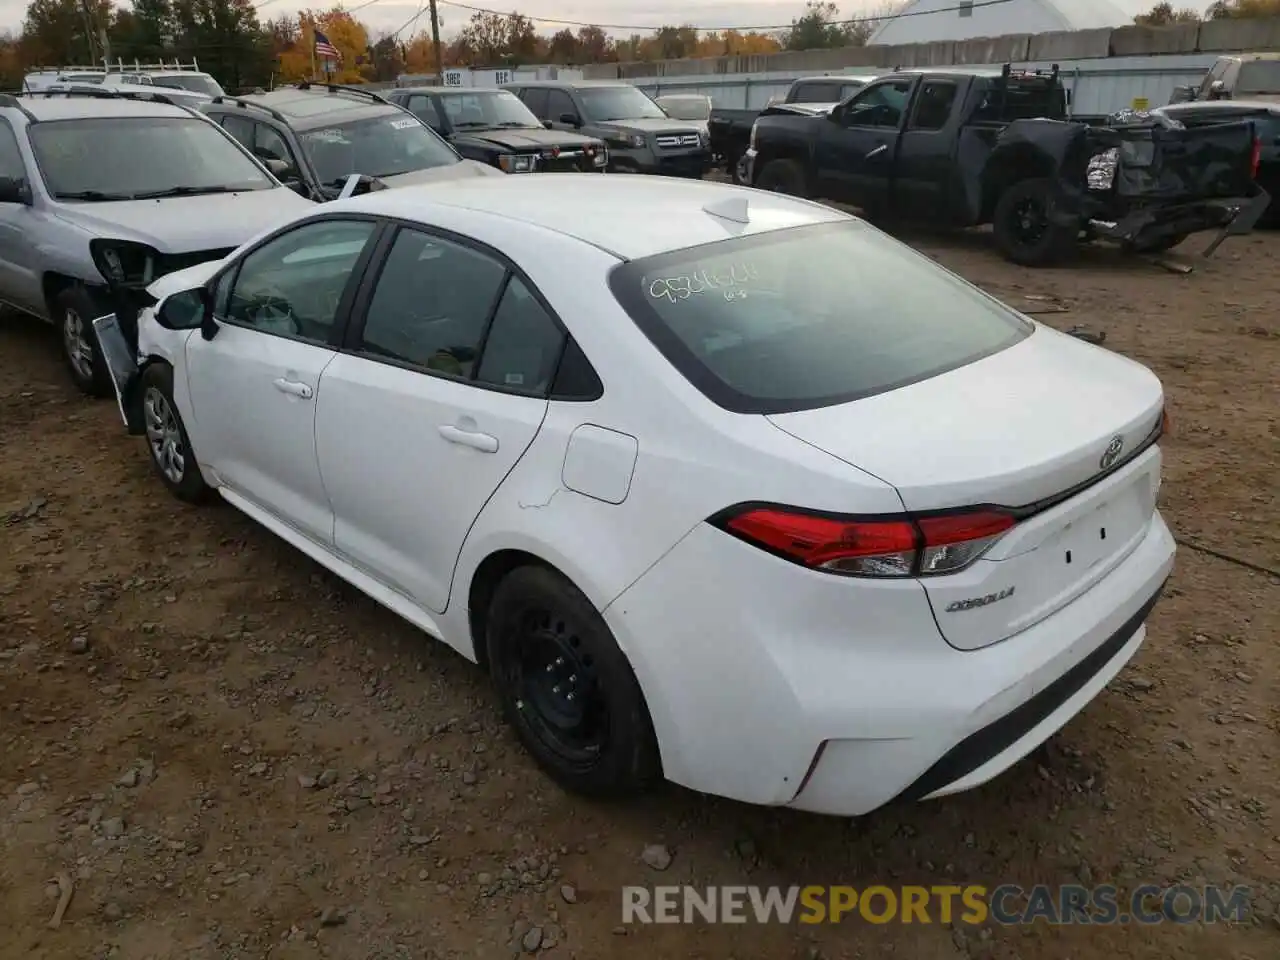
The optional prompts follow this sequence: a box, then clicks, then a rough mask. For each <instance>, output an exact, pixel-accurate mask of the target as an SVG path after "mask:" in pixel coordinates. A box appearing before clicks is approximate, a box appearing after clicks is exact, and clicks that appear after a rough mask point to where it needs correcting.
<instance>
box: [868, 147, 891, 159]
mask: <svg viewBox="0 0 1280 960" xmlns="http://www.w3.org/2000/svg"><path fill="white" fill-rule="evenodd" d="M888 149H889V145H888V144H887V143H882V144H880V146H878V147H876V148H875V149H874V150H872V151H871V152H870V153H868V154H867V155H866V157H865V158H864V159H866V160H871V159H873V158H875V157H878V156H880V154H882V153H884V152H885V151H886V150H888Z"/></svg>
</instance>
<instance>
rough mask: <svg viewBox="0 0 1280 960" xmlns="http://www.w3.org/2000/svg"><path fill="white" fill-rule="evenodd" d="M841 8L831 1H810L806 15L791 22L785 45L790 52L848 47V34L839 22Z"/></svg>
mask: <svg viewBox="0 0 1280 960" xmlns="http://www.w3.org/2000/svg"><path fill="white" fill-rule="evenodd" d="M839 18H840V10H839V8H838V7H837V6H836V5H835V4H834V3H832V2H831V0H808V2H807V3H805V5H804V13H803V14H802V15H801V16H799V17H797V18H796V19H794V20H792V21H791V29H790V30H788V31H787V34H786V39H785V41H784V43H783V46H785V47H786V48H787V49H788V50H823V49H826V48H828V47H843V46H847V45H848V32H847V31H846V30H845V29H844V28H843V27H842V26H841V25H840V24H839V23H837V21H838V20H839Z"/></svg>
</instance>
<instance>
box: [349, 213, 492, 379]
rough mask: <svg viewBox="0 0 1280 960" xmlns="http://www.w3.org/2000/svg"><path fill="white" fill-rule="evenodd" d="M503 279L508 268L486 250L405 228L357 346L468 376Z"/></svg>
mask: <svg viewBox="0 0 1280 960" xmlns="http://www.w3.org/2000/svg"><path fill="white" fill-rule="evenodd" d="M505 279H506V267H505V266H504V265H503V264H501V263H499V262H498V261H497V260H495V259H494V258H493V257H490V256H488V255H487V254H485V253H482V252H480V251H478V250H475V249H473V248H472V247H468V246H464V245H463V244H460V243H455V242H453V241H450V240H445V239H443V238H440V237H437V236H433V235H432V234H428V233H424V232H422V231H419V230H411V229H407V228H406V229H402V230H401V231H400V232H399V234H398V235H397V236H396V239H395V242H394V243H393V244H392V246H391V251H390V252H389V253H388V255H387V259H386V262H385V264H384V265H383V267H382V271H381V273H380V274H379V276H378V281H377V284H376V286H375V287H374V291H373V296H372V297H371V298H370V300H369V307H368V310H367V312H366V315H365V322H364V329H363V331H362V332H361V336H360V343H359V345H358V349H359V350H361V351H362V352H363V353H365V354H367V355H369V356H370V357H372V358H375V359H382V360H389V361H392V362H396V363H402V364H406V365H409V366H413V367H417V368H420V369H423V370H427V371H430V372H432V373H436V374H443V375H445V376H451V377H461V378H464V379H470V378H471V377H472V376H473V374H474V371H475V364H476V361H477V359H478V358H479V354H480V346H481V343H482V342H483V339H484V333H485V329H486V328H487V326H488V324H489V318H490V316H491V315H492V314H493V310H494V307H495V306H496V305H497V302H498V297H499V296H500V294H501V293H502V288H503V283H504V281H505Z"/></svg>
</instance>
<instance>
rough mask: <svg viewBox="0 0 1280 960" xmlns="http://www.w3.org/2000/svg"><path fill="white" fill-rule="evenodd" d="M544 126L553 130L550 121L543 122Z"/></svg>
mask: <svg viewBox="0 0 1280 960" xmlns="http://www.w3.org/2000/svg"><path fill="white" fill-rule="evenodd" d="M542 125H543V126H544V127H546V128H547V129H548V130H550V129H551V121H550V120H543V121H542Z"/></svg>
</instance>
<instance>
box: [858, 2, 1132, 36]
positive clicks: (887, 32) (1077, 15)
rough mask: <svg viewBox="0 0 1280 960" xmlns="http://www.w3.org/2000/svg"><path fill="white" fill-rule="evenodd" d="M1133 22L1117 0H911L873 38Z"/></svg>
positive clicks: (987, 33) (1078, 27) (999, 32)
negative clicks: (1116, 2)
mask: <svg viewBox="0 0 1280 960" xmlns="http://www.w3.org/2000/svg"><path fill="white" fill-rule="evenodd" d="M984 4H985V5H984ZM957 8H958V9H957ZM930 11H937V12H933V13H931V12H930ZM908 14H909V15H908ZM1131 23H1133V17H1132V16H1131V15H1129V14H1126V13H1125V12H1124V11H1123V10H1121V9H1120V7H1118V6H1117V5H1116V4H1115V3H1113V2H1112V0H1005V2H1001V3H990V2H989V0H969V2H966V0H911V2H910V3H908V4H907V6H906V7H905V8H904V9H903V10H901V11H899V13H898V15H897V16H895V17H894V18H893V19H892V20H887V21H885V22H884V23H882V24H880V26H879V27H878V28H877V29H876V32H875V33H873V34H872V35H871V39H870V40H868V41H867V42H868V43H876V44H900V43H933V42H934V41H938V40H969V39H972V38H974V37H999V36H1002V35H1004V34H1010V33H1050V32H1052V31H1055V30H1092V29H1095V28H1105V27H1121V26H1124V25H1126V24H1131Z"/></svg>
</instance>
